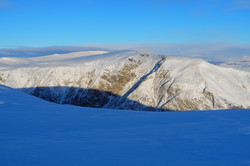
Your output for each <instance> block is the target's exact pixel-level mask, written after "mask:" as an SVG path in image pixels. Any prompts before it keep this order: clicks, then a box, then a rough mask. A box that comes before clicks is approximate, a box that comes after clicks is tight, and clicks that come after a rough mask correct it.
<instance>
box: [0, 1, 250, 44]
mask: <svg viewBox="0 0 250 166" xmlns="http://www.w3.org/2000/svg"><path fill="white" fill-rule="evenodd" d="M0 18H1V22H0V48H7V47H18V46H33V47H42V46H52V45H53V46H55V45H78V44H87V43H119V44H121V43H183V42H185V43H187V42H210V43H211V42H212V43H216V42H220V43H221V42H227V43H250V21H249V18H250V0H106V1H105V0H60V1H59V0H29V1H27V0H0Z"/></svg>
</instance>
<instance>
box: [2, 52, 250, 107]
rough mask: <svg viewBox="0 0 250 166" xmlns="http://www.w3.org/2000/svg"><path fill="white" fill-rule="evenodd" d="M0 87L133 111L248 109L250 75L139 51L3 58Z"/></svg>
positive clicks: (65, 102)
mask: <svg viewBox="0 0 250 166" xmlns="http://www.w3.org/2000/svg"><path fill="white" fill-rule="evenodd" d="M0 84H4V85H7V86H10V87H13V88H18V89H21V90H22V91H24V92H27V93H29V94H32V95H35V96H38V97H40V98H43V99H46V100H48V101H52V102H56V103H64V104H74V105H81V106H90V107H101V108H102V107H104V108H116V109H133V110H162V109H164V110H165V109H170V110H215V109H228V108H250V73H249V72H245V71H239V70H236V69H232V68H226V67H220V66H216V65H213V64H211V63H208V62H206V61H204V60H202V59H190V58H179V57H171V56H163V55H150V54H142V53H139V52H136V51H130V50H122V51H113V52H107V51H83V52H76V53H70V54H56V55H50V56H43V57H37V58H0Z"/></svg>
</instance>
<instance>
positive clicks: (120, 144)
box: [0, 86, 250, 166]
mask: <svg viewBox="0 0 250 166" xmlns="http://www.w3.org/2000/svg"><path fill="white" fill-rule="evenodd" d="M249 117H250V110H222V111H187V112H145V111H126V110H112V109H99V108H87V107H77V106H72V105H60V104H55V103H50V102H47V101H44V100H41V99H39V98H36V97H34V96H30V95H28V94H25V93H23V92H20V91H18V90H16V89H12V88H8V87H6V86H0V165H1V166H69V165H70V166H83V165H84V166H85V165H86V166H118V165H119V166H128V165H136V166H155V165H157V166H215V165H216V166H217V165H218V166H249V165H250V141H249V140H250V121H249Z"/></svg>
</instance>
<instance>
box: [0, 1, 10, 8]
mask: <svg viewBox="0 0 250 166" xmlns="http://www.w3.org/2000/svg"><path fill="white" fill-rule="evenodd" d="M11 6H12V2H11V1H9V0H0V8H9V7H11Z"/></svg>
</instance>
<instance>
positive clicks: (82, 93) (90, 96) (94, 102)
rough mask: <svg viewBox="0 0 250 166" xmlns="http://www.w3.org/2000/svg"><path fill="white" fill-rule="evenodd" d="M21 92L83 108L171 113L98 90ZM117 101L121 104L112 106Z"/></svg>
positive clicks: (35, 90) (55, 88)
mask: <svg viewBox="0 0 250 166" xmlns="http://www.w3.org/2000/svg"><path fill="white" fill-rule="evenodd" d="M19 90H21V91H23V92H26V93H28V94H30V95H33V96H36V97H39V98H41V99H44V100H47V101H50V102H54V103H58V104H72V105H77V106H83V107H94V108H109V109H123V110H138V111H139V110H140V111H169V110H164V109H161V108H156V107H151V106H147V105H143V104H141V103H139V102H136V101H133V100H131V99H128V98H127V97H126V98H124V96H119V95H116V94H113V93H110V92H107V91H101V90H96V89H84V88H77V87H60V86H58V87H32V88H20V89H19ZM115 101H120V102H119V104H113V105H110V103H114V102H115Z"/></svg>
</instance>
